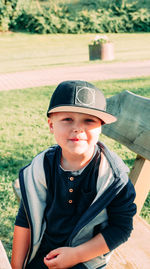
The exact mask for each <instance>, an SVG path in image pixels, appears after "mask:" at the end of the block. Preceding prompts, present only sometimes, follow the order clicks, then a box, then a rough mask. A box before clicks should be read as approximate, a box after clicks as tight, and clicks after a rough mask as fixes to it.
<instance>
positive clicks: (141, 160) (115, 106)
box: [102, 91, 150, 269]
mask: <svg viewBox="0 0 150 269" xmlns="http://www.w3.org/2000/svg"><path fill="white" fill-rule="evenodd" d="M107 105H108V108H109V110H108V111H109V112H110V113H112V114H114V115H115V116H117V117H118V121H117V122H115V123H113V124H110V125H104V126H103V130H102V133H103V134H105V135H107V136H108V137H110V138H112V139H114V140H116V141H118V142H119V143H121V144H123V145H125V146H126V147H128V148H129V149H130V150H132V151H134V152H135V153H136V154H137V158H136V160H135V162H134V165H133V167H132V169H131V172H130V174H129V177H130V179H131V181H132V182H133V184H134V186H135V189H136V200H135V202H136V204H137V215H136V216H135V218H134V230H133V232H132V234H131V237H130V238H129V240H128V241H127V242H126V243H124V244H123V245H121V246H119V247H118V248H117V249H116V250H115V251H114V254H113V255H112V257H111V259H110V262H109V264H108V266H107V269H150V225H149V224H147V223H146V222H145V221H144V220H143V219H142V218H141V217H140V216H139V213H140V211H141V209H142V207H143V204H144V202H145V199H146V197H147V195H148V192H149V189H150V178H149V174H150V99H149V98H144V97H141V96H138V95H136V94H133V93H131V92H129V91H124V92H122V93H120V94H118V95H115V96H113V97H110V98H108V99H107Z"/></svg>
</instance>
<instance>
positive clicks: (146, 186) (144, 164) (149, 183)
mask: <svg viewBox="0 0 150 269" xmlns="http://www.w3.org/2000/svg"><path fill="white" fill-rule="evenodd" d="M149 174H150V161H149V160H145V159H144V158H143V157H141V156H139V155H138V156H137V158H136V160H135V163H134V165H133V167H132V170H131V172H130V175H129V178H130V179H131V181H132V183H133V184H134V187H135V190H136V199H135V203H136V204H137V213H138V214H140V211H141V209H142V207H143V204H144V202H145V200H146V198H147V195H148V192H149V190H150V179H149Z"/></svg>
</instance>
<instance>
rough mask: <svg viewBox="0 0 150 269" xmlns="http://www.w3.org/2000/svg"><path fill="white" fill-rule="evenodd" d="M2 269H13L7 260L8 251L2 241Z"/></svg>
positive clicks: (0, 268)
mask: <svg viewBox="0 0 150 269" xmlns="http://www.w3.org/2000/svg"><path fill="white" fill-rule="evenodd" d="M0 269H11V265H10V263H9V260H8V258H7V254H6V251H5V249H4V247H3V244H2V242H1V241H0Z"/></svg>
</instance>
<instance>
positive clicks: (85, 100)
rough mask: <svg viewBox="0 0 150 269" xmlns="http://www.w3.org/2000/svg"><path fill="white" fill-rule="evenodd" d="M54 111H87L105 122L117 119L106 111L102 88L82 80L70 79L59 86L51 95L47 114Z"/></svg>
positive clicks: (86, 112)
mask: <svg viewBox="0 0 150 269" xmlns="http://www.w3.org/2000/svg"><path fill="white" fill-rule="evenodd" d="M54 112H79V113H85V114H89V115H93V116H96V117H98V118H99V119H101V120H102V121H103V122H104V124H109V123H112V122H115V121H116V120H117V118H116V117H115V116H113V115H112V114H110V113H108V112H106V99H105V97H104V95H103V93H102V92H101V91H100V89H98V88H96V87H95V86H94V85H93V84H91V83H89V82H87V81H81V80H68V81H64V82H62V83H60V84H59V85H58V86H57V88H56V89H55V91H54V93H53V95H52V97H51V100H50V104H49V108H48V111H47V116H48V117H49V116H50V114H51V113H54Z"/></svg>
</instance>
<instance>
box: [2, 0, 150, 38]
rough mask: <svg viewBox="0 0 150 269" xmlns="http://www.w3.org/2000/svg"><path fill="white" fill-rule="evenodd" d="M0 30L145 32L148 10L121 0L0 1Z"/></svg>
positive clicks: (149, 18) (148, 23)
mask: <svg viewBox="0 0 150 269" xmlns="http://www.w3.org/2000/svg"><path fill="white" fill-rule="evenodd" d="M140 3H141V5H142V2H141V1H140ZM0 31H1V32H4V31H25V32H30V33H40V34H42V33H44V34H45V33H74V34H76V33H86V32H89V33H100V32H101V33H104V32H105V33H107V32H109V33H120V32H149V31H150V11H149V8H148V7H145V8H143V7H140V6H139V2H132V1H131V3H129V2H128V3H127V1H125V0H115V1H107V0H105V1H104V0H103V1H102V0H97V1H93V0H87V1H85V0H82V1H81V0H80V1H78V2H77V1H67V0H66V1H65V0H64V1H61V0H60V1H58V0H57V1H55V3H54V1H51V0H49V1H48V0H47V1H42V0H41V1H38V0H34V1H33V0H0Z"/></svg>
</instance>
